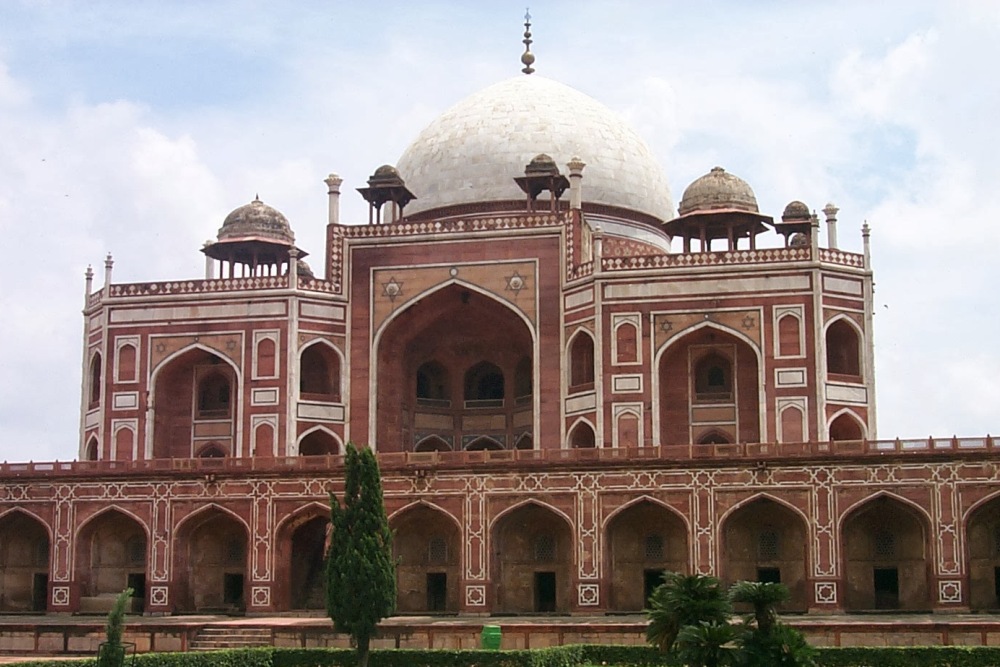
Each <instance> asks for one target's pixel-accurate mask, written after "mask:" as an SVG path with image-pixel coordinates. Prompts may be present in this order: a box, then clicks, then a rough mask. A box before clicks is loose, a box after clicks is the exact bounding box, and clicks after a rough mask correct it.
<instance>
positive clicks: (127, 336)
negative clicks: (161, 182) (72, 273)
mask: <svg viewBox="0 0 1000 667" xmlns="http://www.w3.org/2000/svg"><path fill="white" fill-rule="evenodd" d="M544 149H545V146H539V148H538V150H539V151H541V150H544ZM539 157H544V156H539ZM531 165H535V168H534V171H532V169H533V168H532V167H531ZM552 168H555V167H554V165H549V163H547V162H545V161H540V162H538V163H537V164H536V161H534V160H533V161H532V162H531V164H530V165H529V169H528V171H527V172H526V173H525V177H524V179H522V181H523V183H522V181H519V182H518V184H519V185H521V187H522V189H523V190H524V191H525V192H526V193H527V194H526V197H525V198H524V199H523V200H520V201H517V200H515V199H508V200H488V201H483V202H478V203H475V204H469V203H456V204H454V205H451V206H444V207H442V206H439V207H437V208H432V209H430V210H423V211H418V212H416V213H412V214H409V215H407V214H406V213H405V211H406V209H405V206H406V204H407V203H408V202H409V201H410V199H411V198H412V196H413V194H416V196H417V197H420V195H421V193H420V192H419V191H418V192H415V193H413V194H411V193H410V192H409V191H408V190H407V189H406V184H405V183H404V182H403V181H402V179H401V178H399V174H397V173H396V172H395V170H392V169H384V168H383V169H380V170H379V172H377V173H376V176H374V177H373V180H372V181H370V182H369V185H370V186H371V187H369V188H366V189H364V190H363V194H364V196H365V197H366V199H368V200H369V201H370V202H372V204H373V208H372V210H373V219H372V222H375V221H376V220H377V221H378V223H379V224H369V225H362V226H351V225H342V224H340V223H339V219H338V217H339V216H338V207H339V203H338V202H339V196H340V193H339V185H340V182H339V179H337V178H335V177H331V179H328V181H327V182H328V184H329V186H330V207H331V213H330V221H329V224H328V226H327V230H328V231H327V247H326V249H325V258H324V265H325V271H324V273H325V278H315V277H313V276H312V275H311V273H310V272H309V271H308V269H307V268H305V267H304V265H303V264H302V263H301V261H300V260H299V259H298V258H299V257H300V256H301V255H302V252H301V251H300V250H298V249H297V248H296V247H295V246H294V237H293V236H292V235H291V230H290V228H288V224H287V220H285V219H284V217H283V216H281V215H280V214H279V213H277V212H276V211H274V209H271V208H270V207H267V206H264V205H263V204H261V203H260V202H254V203H251V204H249V205H247V206H245V207H242V208H240V209H237V210H236V211H234V212H233V214H231V215H230V217H229V218H227V220H226V223H225V224H224V225H223V229H222V230H220V234H219V240H218V242H217V243H214V244H210V245H208V246H206V248H205V249H204V252H205V253H206V255H207V256H208V258H209V267H208V269H207V274H208V276H207V277H206V278H205V279H192V280H181V281H175V282H161V283H142V284H116V283H114V282H113V281H112V263H111V260H110V257H109V259H108V262H107V267H106V271H107V273H106V280H105V284H104V285H103V287H101V288H100V289H97V290H96V291H95V290H94V289H93V286H92V279H91V277H89V276H88V280H87V297H86V306H85V311H84V316H85V337H84V366H85V368H84V378H85V379H84V388H83V400H82V402H83V405H82V419H81V441H80V460H79V461H77V462H73V463H53V464H38V463H33V464H4V465H3V466H2V467H0V544H2V553H0V571H2V575H0V610H4V611H26V610H32V609H34V610H48V611H53V612H55V611H63V612H67V611H87V610H94V611H97V610H101V609H103V608H104V607H105V606H106V604H107V601H108V600H109V599H110V598H111V597H113V595H114V594H115V593H117V592H118V591H120V590H121V589H122V588H124V587H125V586H126V585H130V586H132V587H133V588H135V589H136V590H137V591H138V593H137V598H136V607H137V608H141V609H143V610H144V611H145V612H147V613H172V612H180V611H196V610H232V611H236V610H245V611H247V612H251V613H265V612H276V611H287V610H297V609H303V610H304V609H313V608H321V607H322V601H323V595H322V585H323V584H322V565H321V564H322V555H323V543H324V540H325V537H326V529H327V514H328V508H327V495H328V493H329V492H331V491H332V492H334V493H339V491H340V485H341V472H342V470H341V459H340V454H341V453H342V451H343V447H344V444H345V443H347V442H349V441H353V442H355V443H359V444H366V445H369V446H371V447H373V448H375V449H376V450H377V452H378V453H379V456H380V463H381V466H382V471H383V476H384V480H383V482H384V488H385V495H386V504H387V509H388V511H389V514H390V521H391V523H392V526H393V528H394V529H395V531H396V538H395V548H396V550H397V554H398V558H399V604H398V606H399V609H400V611H403V612H458V613H469V614H483V613H491V612H496V613H504V612H536V611H539V612H547V611H549V612H589V613H593V612H596V611H634V610H639V609H641V608H642V607H643V605H644V601H645V597H646V595H647V594H648V592H649V590H650V588H651V587H652V586H654V585H655V584H656V580H657V576H658V573H659V572H661V571H663V570H664V569H670V570H680V571H686V572H703V573H713V574H716V575H718V576H720V577H722V578H723V579H724V580H726V581H734V580H737V579H762V580H780V581H781V582H783V583H786V584H788V586H789V587H790V589H791V591H792V600H791V602H790V603H789V604H788V609H789V610H802V611H805V610H816V611H819V610H827V611H838V610H844V611H850V610H870V609H904V610H918V609H934V610H942V611H946V610H966V609H970V608H972V609H993V608H997V607H998V606H1000V603H998V583H997V581H998V574H997V573H998V572H1000V494H998V493H997V479H998V474H1000V466H998V460H1000V459H998V457H997V453H996V448H995V445H994V442H993V440H992V439H990V438H967V439H942V440H904V441H901V440H878V439H877V435H876V433H875V393H874V389H875V383H874V358H873V343H872V340H873V332H872V272H871V266H870V259H869V251H868V232H867V229H866V230H865V232H864V252H863V253H862V254H855V253H850V252H844V251H841V250H838V249H837V248H836V244H835V242H833V243H830V244H829V245H831V246H833V247H828V248H822V247H820V237H819V227H818V221H817V220H816V219H815V216H810V214H809V210H808V209H807V208H805V207H804V205H802V204H799V203H797V202H793V204H790V205H789V207H788V209H786V211H785V215H784V216H783V218H782V221H781V222H778V223H774V222H772V221H771V219H770V218H768V217H766V216H761V215H760V214H759V213H758V212H757V209H756V202H755V201H752V200H753V193H752V192H751V191H750V190H749V187H748V186H746V184H745V183H743V182H742V181H740V180H739V179H736V178H735V177H732V176H730V175H728V174H725V173H724V172H722V171H721V170H713V172H712V173H710V174H709V175H706V177H704V178H703V179H699V181H696V182H695V183H694V184H692V186H691V187H690V188H688V190H687V191H686V192H685V197H684V199H683V200H682V202H681V207H680V212H681V215H680V216H678V217H676V218H674V219H673V220H669V221H667V220H662V219H659V218H656V217H655V216H654V215H652V214H650V213H649V212H648V211H644V210H642V209H641V208H640V209H637V210H630V209H629V208H627V207H625V206H621V205H620V203H619V202H612V203H608V202H606V201H605V202H602V201H590V200H589V199H588V196H587V188H588V179H587V178H586V177H584V176H583V173H584V167H583V165H582V164H580V163H579V161H575V162H571V163H570V164H569V174H570V177H569V179H568V180H567V179H566V178H565V177H563V176H561V175H559V174H558V172H556V173H553V172H551V171H548V172H544V169H550V170H551V169H552ZM540 170H541V171H540ZM404 175H405V174H404ZM498 178H499V177H498ZM394 179H396V180H394ZM532 179H534V180H532ZM546 179H547V180H546ZM536 186H537V187H536ZM564 191H568V192H569V196H568V197H567V198H562V197H561V195H562V194H563V192H564ZM544 193H548V197H549V199H546V198H545V196H542V195H543V194H544ZM383 210H384V211H387V213H386V218H387V220H385V221H383V220H382V219H381V217H380V215H381V213H382V212H383ZM376 213H377V214H379V215H378V216H376V215H375V214H376ZM835 215H836V210H835V209H828V211H827V221H828V223H829V224H830V225H831V227H832V226H833V225H835V222H836V221H835V217H834V216H835ZM772 226H773V228H774V229H775V230H776V231H777V232H778V233H780V234H783V235H784V236H785V239H786V240H785V243H784V244H783V245H782V244H780V243H778V244H777V245H778V246H779V247H766V248H764V247H757V241H758V236H759V235H761V234H763V235H764V236H761V238H762V239H763V238H767V236H768V235H771V236H773V235H774V232H772V231H769V228H770V227H772ZM671 236H673V237H675V245H676V244H677V242H678V241H682V243H681V245H682V246H683V249H682V250H681V251H679V252H669V251H668V250H669V244H670V238H669V237H671ZM713 241H714V242H715V244H716V245H717V246H718V245H722V246H724V248H725V249H723V250H720V249H718V248H714V249H713V247H712V245H713ZM741 244H742V247H741ZM772 245H774V244H772Z"/></svg>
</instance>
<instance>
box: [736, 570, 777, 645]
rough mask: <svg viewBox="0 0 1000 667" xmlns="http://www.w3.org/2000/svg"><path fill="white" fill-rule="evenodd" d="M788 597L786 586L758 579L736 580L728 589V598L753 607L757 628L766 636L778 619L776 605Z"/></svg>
mask: <svg viewBox="0 0 1000 667" xmlns="http://www.w3.org/2000/svg"><path fill="white" fill-rule="evenodd" d="M788 598H789V592H788V586H785V585H784V584H776V583H771V582H768V583H764V582H760V581H738V582H736V583H735V584H733V587H732V588H731V589H729V599H730V600H732V601H733V602H735V603H737V604H749V605H750V606H751V607H753V620H754V622H755V623H756V625H757V630H758V631H760V633H761V634H763V635H765V636H767V635H770V634H771V631H772V629H773V628H774V626H775V624H776V623H777V621H778V612H777V606H778V605H779V604H781V603H782V602H785V601H787V600H788Z"/></svg>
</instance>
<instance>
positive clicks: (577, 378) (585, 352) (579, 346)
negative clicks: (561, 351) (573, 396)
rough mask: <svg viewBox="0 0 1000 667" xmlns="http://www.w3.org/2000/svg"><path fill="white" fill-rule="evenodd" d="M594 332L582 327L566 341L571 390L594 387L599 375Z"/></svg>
mask: <svg viewBox="0 0 1000 667" xmlns="http://www.w3.org/2000/svg"><path fill="white" fill-rule="evenodd" d="M596 348H597V344H596V341H595V340H594V334H593V333H591V332H590V330H588V329H587V328H586V327H580V328H578V329H577V330H576V331H574V332H573V334H572V335H571V336H570V337H569V340H568V341H566V360H567V366H568V368H567V371H568V372H567V376H568V377H567V385H568V386H569V390H570V392H579V391H587V390H589V389H593V387H594V378H595V377H596V375H597V370H596V365H597V355H596V354H595V350H596Z"/></svg>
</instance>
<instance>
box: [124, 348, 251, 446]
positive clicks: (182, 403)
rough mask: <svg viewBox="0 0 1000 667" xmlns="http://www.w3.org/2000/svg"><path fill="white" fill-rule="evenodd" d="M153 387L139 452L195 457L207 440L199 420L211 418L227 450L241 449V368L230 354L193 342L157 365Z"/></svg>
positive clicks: (152, 374) (209, 420)
mask: <svg viewBox="0 0 1000 667" xmlns="http://www.w3.org/2000/svg"><path fill="white" fill-rule="evenodd" d="M150 387H151V391H150V407H151V408H152V410H151V412H152V417H151V419H150V423H149V425H147V427H146V437H145V448H144V451H143V452H140V453H139V458H191V457H193V456H194V455H195V453H196V451H197V450H199V449H201V447H202V446H204V445H205V444H207V443H206V442H196V440H197V439H196V438H195V428H194V426H195V422H196V421H205V422H212V423H213V426H212V429H211V430H212V432H213V436H212V437H213V439H214V440H215V442H216V444H218V445H219V446H220V448H221V450H222V451H223V452H224V453H225V454H227V455H229V456H239V455H241V454H242V452H241V451H240V447H241V443H242V441H243V439H242V423H243V419H242V413H243V401H241V400H240V395H241V388H242V387H243V374H242V372H241V371H240V368H239V367H238V366H237V365H236V363H235V362H233V360H232V359H230V358H229V356H228V355H226V354H224V353H223V352H220V351H219V350H215V349H212V348H210V347H208V346H206V345H203V344H201V343H192V344H191V345H188V346H186V347H184V348H182V349H180V350H177V351H176V352H174V353H173V354H170V355H169V356H167V357H166V358H164V359H163V360H162V361H160V362H159V363H158V364H157V365H156V367H155V368H154V369H153V372H152V373H151V375H150ZM223 431H225V433H223Z"/></svg>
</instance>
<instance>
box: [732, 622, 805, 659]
mask: <svg viewBox="0 0 1000 667" xmlns="http://www.w3.org/2000/svg"><path fill="white" fill-rule="evenodd" d="M740 645H741V649H742V651H741V653H742V660H743V664H744V665H746V666H747V667H758V666H759V665H767V666H768V667H814V666H815V664H816V662H815V660H814V658H813V656H814V655H815V653H816V652H815V650H813V648H812V647H811V646H810V645H809V643H808V642H807V641H806V639H805V637H804V636H803V635H802V632H801V631H799V630H797V629H796V628H791V627H789V626H787V625H782V624H781V623H776V624H775V625H774V627H772V628H771V630H770V632H769V633H768V634H764V633H763V632H761V631H760V630H759V629H754V630H751V631H750V632H746V633H744V634H743V637H742V639H741V640H740Z"/></svg>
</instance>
